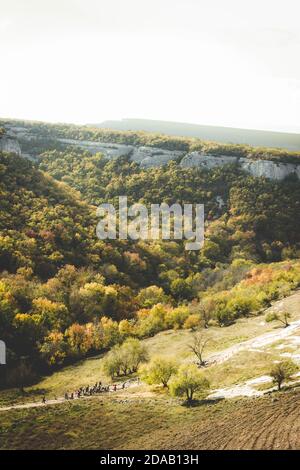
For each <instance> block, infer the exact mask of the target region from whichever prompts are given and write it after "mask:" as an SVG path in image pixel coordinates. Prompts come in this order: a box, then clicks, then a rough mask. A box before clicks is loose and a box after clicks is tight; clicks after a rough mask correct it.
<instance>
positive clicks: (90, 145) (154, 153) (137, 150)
mask: <svg viewBox="0 0 300 470" xmlns="http://www.w3.org/2000/svg"><path fill="white" fill-rule="evenodd" d="M58 140H59V142H61V143H62V144H66V145H75V146H76V147H80V148H82V149H84V150H88V151H89V152H91V153H97V152H101V153H103V154H104V155H105V156H106V157H107V158H109V159H111V158H118V157H121V156H128V155H130V159H131V160H132V161H134V162H136V163H139V164H140V165H141V166H142V167H145V168H149V167H153V166H160V165H164V164H166V163H168V161H170V160H175V159H176V158H178V157H180V156H182V155H183V152H179V151H176V150H174V151H173V150H165V149H160V148H156V147H145V146H141V147H136V146H134V145H123V144H112V143H109V144H108V143H104V142H93V141H91V140H75V139H58Z"/></svg>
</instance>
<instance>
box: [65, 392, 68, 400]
mask: <svg viewBox="0 0 300 470" xmlns="http://www.w3.org/2000/svg"><path fill="white" fill-rule="evenodd" d="M65 400H69V395H68V392H66V393H65Z"/></svg>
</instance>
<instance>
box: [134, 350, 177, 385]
mask: <svg viewBox="0 0 300 470" xmlns="http://www.w3.org/2000/svg"><path fill="white" fill-rule="evenodd" d="M177 370H178V366H177V364H176V362H175V361H173V360H171V359H165V358H163V357H155V358H153V359H152V360H151V362H150V363H149V364H146V365H145V366H142V367H141V369H140V373H139V375H140V378H141V379H142V380H143V381H144V382H146V383H147V384H149V385H153V384H162V385H163V387H167V386H168V382H169V380H170V378H171V376H172V375H173V374H175V373H176V372H177Z"/></svg>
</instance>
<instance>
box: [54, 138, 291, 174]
mask: <svg viewBox="0 0 300 470" xmlns="http://www.w3.org/2000/svg"><path fill="white" fill-rule="evenodd" d="M59 141H60V142H61V143H63V144H66V145H75V146H77V147H81V148H83V149H86V150H89V151H90V152H92V153H96V152H102V153H103V154H104V155H105V156H106V157H107V158H109V159H110V158H118V157H120V156H122V155H127V156H130V159H131V160H132V161H134V162H137V163H139V164H140V165H141V166H142V167H144V168H150V167H155V166H161V165H165V164H166V163H168V162H169V161H170V160H176V159H177V158H181V157H182V160H181V162H180V165H181V166H182V167H183V168H191V167H199V168H207V169H208V170H210V169H212V168H216V167H219V166H224V165H228V164H237V165H240V166H241V168H242V169H243V170H244V171H246V172H247V173H249V174H250V175H252V176H257V177H259V176H264V177H266V178H270V179H272V180H279V181H280V180H283V179H284V178H285V177H286V176H288V175H291V174H295V175H297V176H298V178H299V179H300V165H294V164H290V163H280V162H274V161H271V160H250V159H249V158H239V157H235V156H228V155H220V156H213V155H205V154H203V153H201V152H190V153H187V154H186V155H184V152H180V151H176V150H173V151H172V150H165V149H160V148H155V147H135V146H133V145H120V144H107V143H101V142H92V141H78V140H73V139H59Z"/></svg>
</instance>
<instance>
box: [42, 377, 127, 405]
mask: <svg viewBox="0 0 300 470" xmlns="http://www.w3.org/2000/svg"><path fill="white" fill-rule="evenodd" d="M126 385H127V382H122V383H121V384H120V385H119V386H117V384H112V385H102V382H101V381H100V382H96V383H95V385H91V386H90V385H87V386H86V387H80V388H78V390H75V392H71V393H69V392H66V393H65V400H74V399H75V398H81V397H90V396H92V395H96V394H97V393H105V392H116V391H117V390H124V388H125V387H126ZM42 402H43V403H46V397H45V396H43V398H42Z"/></svg>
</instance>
